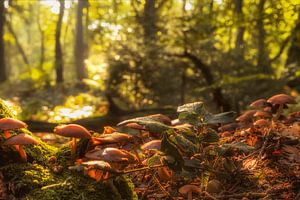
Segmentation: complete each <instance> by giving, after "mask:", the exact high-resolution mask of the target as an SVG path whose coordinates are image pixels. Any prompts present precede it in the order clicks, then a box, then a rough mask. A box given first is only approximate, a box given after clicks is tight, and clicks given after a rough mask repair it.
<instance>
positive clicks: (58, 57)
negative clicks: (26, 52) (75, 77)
mask: <svg viewBox="0 0 300 200" xmlns="http://www.w3.org/2000/svg"><path fill="white" fill-rule="evenodd" d="M59 3H60V8H59V16H58V21H57V24H56V32H55V70H56V84H60V83H63V81H64V77H63V53H62V49H61V43H60V35H61V26H62V20H63V16H64V9H65V1H64V0H60V1H59Z"/></svg>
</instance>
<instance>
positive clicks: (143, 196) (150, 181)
mask: <svg viewBox="0 0 300 200" xmlns="http://www.w3.org/2000/svg"><path fill="white" fill-rule="evenodd" d="M156 174H157V172H155V173H154V174H153V176H152V178H151V179H150V180H149V182H148V185H147V189H146V190H145V191H144V193H143V195H142V197H141V200H143V199H144V198H145V195H146V193H147V192H148V190H149V186H150V184H151V183H152V181H153V179H154V177H155V176H156Z"/></svg>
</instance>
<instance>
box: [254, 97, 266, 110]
mask: <svg viewBox="0 0 300 200" xmlns="http://www.w3.org/2000/svg"><path fill="white" fill-rule="evenodd" d="M267 105H268V102H267V100H266V99H258V100H256V101H253V102H252V103H251V104H250V107H253V108H263V107H266V106H267Z"/></svg>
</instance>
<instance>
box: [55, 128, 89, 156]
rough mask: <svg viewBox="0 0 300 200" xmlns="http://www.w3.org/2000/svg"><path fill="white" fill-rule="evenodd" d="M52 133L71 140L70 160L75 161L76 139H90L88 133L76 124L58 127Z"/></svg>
mask: <svg viewBox="0 0 300 200" xmlns="http://www.w3.org/2000/svg"><path fill="white" fill-rule="evenodd" d="M54 133H55V134H57V135H60V136H64V137H70V138H71V141H72V142H71V146H72V151H71V154H72V159H73V160H74V159H75V155H76V138H91V134H90V132H89V131H88V130H87V129H86V128H84V127H83V126H80V125H78V124H68V125H60V126H57V127H55V128H54Z"/></svg>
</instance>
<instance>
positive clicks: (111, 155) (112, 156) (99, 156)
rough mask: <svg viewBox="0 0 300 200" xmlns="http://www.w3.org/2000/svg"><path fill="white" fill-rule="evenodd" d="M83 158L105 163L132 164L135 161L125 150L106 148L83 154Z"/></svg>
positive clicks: (134, 157)
mask: <svg viewBox="0 0 300 200" xmlns="http://www.w3.org/2000/svg"><path fill="white" fill-rule="evenodd" d="M85 157H86V158H88V159H92V160H104V161H107V162H116V163H118V162H123V163H124V162H125V163H133V162H136V161H137V158H136V156H134V155H133V154H131V153H129V152H128V151H125V150H120V149H117V148H112V147H108V148H105V149H94V150H92V151H89V152H87V153H86V154H85Z"/></svg>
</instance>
